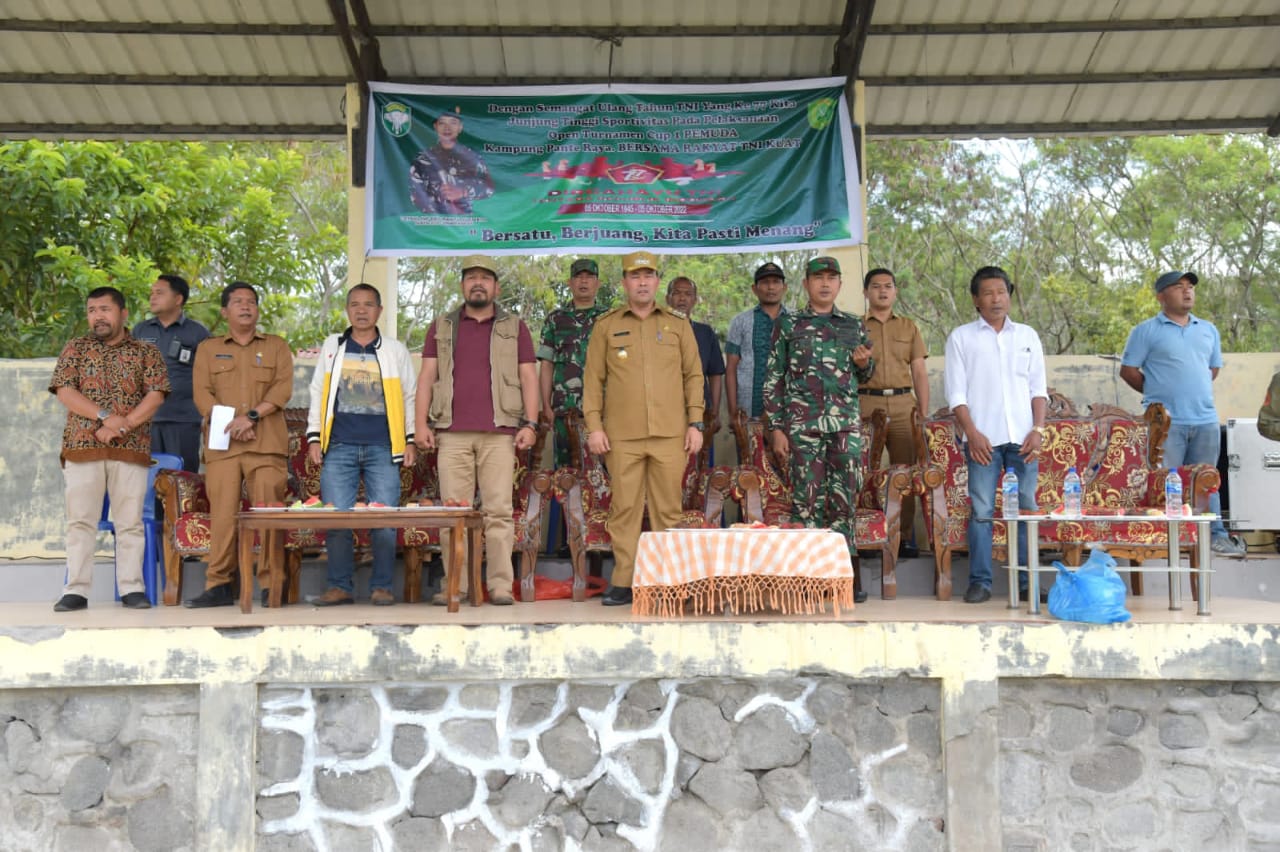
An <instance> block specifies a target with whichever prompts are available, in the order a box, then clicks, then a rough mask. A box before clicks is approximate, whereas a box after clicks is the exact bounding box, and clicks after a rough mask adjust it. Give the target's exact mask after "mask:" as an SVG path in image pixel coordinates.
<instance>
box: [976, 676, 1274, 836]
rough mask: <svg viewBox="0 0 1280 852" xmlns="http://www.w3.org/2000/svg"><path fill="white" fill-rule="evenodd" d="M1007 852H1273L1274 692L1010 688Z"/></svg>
mask: <svg viewBox="0 0 1280 852" xmlns="http://www.w3.org/2000/svg"><path fill="white" fill-rule="evenodd" d="M1000 764H1001V765H1000V774H1001V780H1000V788H1001V790H1002V791H1003V795H1002V802H1003V809H1002V817H1003V820H1002V821H1003V826H1004V848H1005V850H1006V852H1033V850H1035V852H1039V850H1050V849H1070V850H1071V852H1095V850H1096V851H1097V852H1101V850H1109V849H1200V850H1206V851H1207V852H1212V850H1228V849H1249V850H1263V849H1280V689H1278V688H1277V686H1276V685H1275V684H1256V683H1208V684H1205V683H1178V682H1172V683H1136V682H1123V681H1112V682H1092V683H1090V682H1084V681H1052V680H1049V681H1008V682H1005V683H1002V684H1001V687H1000Z"/></svg>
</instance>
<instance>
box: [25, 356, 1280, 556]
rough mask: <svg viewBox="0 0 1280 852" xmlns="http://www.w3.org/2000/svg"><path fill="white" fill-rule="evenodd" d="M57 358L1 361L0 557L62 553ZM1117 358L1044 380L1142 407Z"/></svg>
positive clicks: (1233, 368)
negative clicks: (54, 386) (4, 393)
mask: <svg viewBox="0 0 1280 852" xmlns="http://www.w3.org/2000/svg"><path fill="white" fill-rule="evenodd" d="M942 361H943V359H942V358H941V357H933V358H930V359H929V362H928V363H929V375H930V380H929V382H930V395H931V397H932V399H931V406H930V407H931V408H938V407H941V406H942V405H943V404H945V401H946V400H945V398H944V396H943V393H942V367H943V363H942ZM53 365H54V359H52V358H38V359H32V360H22V361H14V360H0V387H7V388H10V391H9V392H8V398H9V399H10V400H11V402H10V404H9V405H6V406H3V408H2V409H0V559H32V558H41V557H49V558H62V557H63V556H64V554H65V551H64V545H63V530H64V527H63V504H62V474H61V471H60V470H59V467H58V448H59V445H60V441H61V436H62V426H63V423H64V422H65V418H66V411H65V409H63V408H62V406H61V405H59V404H58V401H57V400H56V399H55V398H54V397H53V396H52V395H51V394H50V393H48V391H47V387H48V382H49V377H50V376H51V375H52V373H53ZM313 367H314V361H313V360H309V359H308V360H303V359H299V361H298V362H297V364H296V366H295V376H294V394H293V400H292V401H291V403H290V404H291V405H294V406H302V405H306V404H307V400H308V393H307V387H308V384H309V382H310V380H311V371H312V369H313ZM1118 368H1119V364H1118V362H1116V361H1110V360H1106V359H1104V358H1100V357H1077V356H1069V357H1068V356H1063V357H1054V358H1050V359H1049V384H1050V386H1052V387H1054V388H1056V389H1057V390H1059V391H1062V392H1063V393H1065V394H1066V395H1067V396H1069V397H1071V399H1073V400H1074V401H1076V403H1077V404H1079V405H1081V406H1084V405H1086V404H1088V403H1091V402H1106V403H1110V404H1112V405H1119V406H1120V407H1122V408H1125V409H1128V410H1130V411H1138V410H1140V409H1141V405H1140V403H1141V400H1140V398H1139V396H1138V394H1136V393H1134V392H1133V391H1132V390H1130V389H1129V387H1128V386H1127V385H1125V384H1124V382H1122V381H1120V378H1119V375H1118ZM1278 370H1280V354H1276V353H1253V354H1241V355H1228V356H1226V366H1225V367H1224V368H1223V371H1222V373H1221V375H1220V376H1219V378H1218V381H1217V385H1216V387H1215V391H1216V394H1217V403H1218V413H1219V415H1220V416H1221V417H1222V418H1223V420H1224V421H1225V420H1226V419H1227V418H1230V417H1256V416H1257V414H1258V407H1259V406H1260V405H1261V404H1262V397H1263V395H1264V394H1265V393H1266V389H1267V384H1268V382H1269V381H1270V378H1271V375H1272V373H1274V372H1276V371H1278ZM734 457H735V451H734V449H733V439H732V436H731V434H730V433H729V432H728V430H723V431H722V432H721V434H720V435H719V436H718V439H717V442H716V458H717V460H719V461H720V463H722V464H723V463H725V460H729V459H733V458H734Z"/></svg>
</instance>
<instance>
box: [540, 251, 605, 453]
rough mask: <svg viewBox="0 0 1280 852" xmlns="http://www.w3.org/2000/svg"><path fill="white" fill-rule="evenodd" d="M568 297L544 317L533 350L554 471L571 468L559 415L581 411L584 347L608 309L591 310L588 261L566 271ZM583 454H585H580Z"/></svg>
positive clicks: (594, 285)
mask: <svg viewBox="0 0 1280 852" xmlns="http://www.w3.org/2000/svg"><path fill="white" fill-rule="evenodd" d="M568 284H569V292H570V293H571V294H573V302H572V303H571V304H568V305H565V306H564V307H563V308H556V309H555V310H554V311H552V312H551V313H549V314H547V319H546V321H545V322H544V323H543V324H542V342H541V344H540V345H539V346H538V383H539V385H540V387H541V388H542V419H543V420H545V421H546V422H547V423H550V424H552V426H553V429H554V433H555V466H556V467H558V468H560V467H572V466H576V465H577V463H578V460H577V459H571V458H570V457H569V430H568V427H567V425H566V424H565V421H564V413H565V412H566V411H568V410H569V409H570V408H576V409H578V411H579V412H581V411H582V371H583V369H584V368H585V365H586V363H587V341H588V340H589V339H590V338H591V327H592V326H594V325H595V323H596V317H598V316H600V315H601V314H603V313H605V312H606V311H608V308H606V307H604V306H602V305H597V304H596V293H597V292H598V291H599V289H600V268H599V267H598V266H597V265H596V262H595V261H594V260H592V259H591V258H588V257H580V258H578V259H577V260H575V261H574V262H573V266H571V267H569V282H568ZM584 449H585V448H584Z"/></svg>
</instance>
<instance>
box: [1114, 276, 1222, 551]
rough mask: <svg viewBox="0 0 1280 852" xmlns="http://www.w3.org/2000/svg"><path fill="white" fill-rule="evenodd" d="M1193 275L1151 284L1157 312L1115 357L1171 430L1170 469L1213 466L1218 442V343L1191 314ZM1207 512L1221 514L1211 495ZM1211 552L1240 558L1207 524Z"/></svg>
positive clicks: (1210, 328)
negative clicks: (1166, 418)
mask: <svg viewBox="0 0 1280 852" xmlns="http://www.w3.org/2000/svg"><path fill="white" fill-rule="evenodd" d="M1198 283H1200V279H1199V278H1198V277H1196V274H1195V273H1194V272H1166V273H1165V274H1164V275H1161V276H1160V277H1159V278H1157V279H1156V283H1155V285H1154V289H1155V293H1156V299H1157V300H1158V301H1159V302H1160V308H1161V310H1160V313H1158V314H1156V315H1155V316H1154V317H1152V318H1151V319H1149V320H1145V321H1144V322H1141V323H1139V324H1138V325H1136V326H1134V328H1133V330H1132V331H1130V332H1129V341H1128V342H1127V343H1126V344H1125V347H1124V355H1122V356H1121V357H1120V378H1122V379H1124V381H1125V383H1126V384H1128V385H1129V387H1131V388H1133V389H1134V390H1136V391H1138V392H1139V393H1141V394H1142V404H1143V405H1144V406H1146V405H1150V404H1151V403H1153V402H1158V403H1160V404H1162V405H1163V406H1164V408H1165V411H1167V412H1168V413H1169V417H1170V420H1171V423H1172V425H1171V426H1170V427H1169V436H1168V438H1166V439H1165V444H1164V461H1165V464H1166V465H1168V466H1170V467H1180V466H1181V465H1184V464H1209V465H1215V466H1216V465H1217V464H1218V450H1219V447H1220V445H1221V441H1222V437H1221V432H1219V427H1218V411H1217V409H1216V408H1215V407H1214V404H1213V380H1214V379H1216V378H1217V377H1218V371H1219V370H1220V369H1222V343H1221V340H1220V338H1219V336H1218V329H1217V328H1215V327H1214V325H1213V323H1211V322H1209V321H1207V320H1202V319H1200V318H1199V317H1197V316H1195V315H1194V314H1192V313H1191V309H1192V308H1193V307H1194V306H1195V303H1196V285H1197V284H1198ZM1209 509H1210V511H1213V512H1218V513H1221V503H1220V501H1219V499H1218V495H1217V493H1216V492H1215V493H1214V494H1211V495H1210V496H1209ZM1212 532H1213V552H1214V553H1220V554H1224V555H1231V556H1242V555H1243V554H1244V552H1245V548H1244V544H1243V543H1242V542H1240V541H1239V540H1238V539H1235V538H1232V537H1231V536H1229V535H1227V529H1226V527H1225V526H1223V524H1222V522H1221V521H1214V523H1213V528H1212Z"/></svg>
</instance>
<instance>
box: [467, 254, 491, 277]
mask: <svg viewBox="0 0 1280 852" xmlns="http://www.w3.org/2000/svg"><path fill="white" fill-rule="evenodd" d="M468 269H485V270H488V271H489V272H492V273H493V277H494V278H497V277H498V264H497V263H496V262H495V261H494V259H493V258H491V257H489V255H487V254H469V255H467V256H466V257H464V258H463V259H462V273H463V274H464V275H465V274H466V272H467V270H468Z"/></svg>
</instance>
